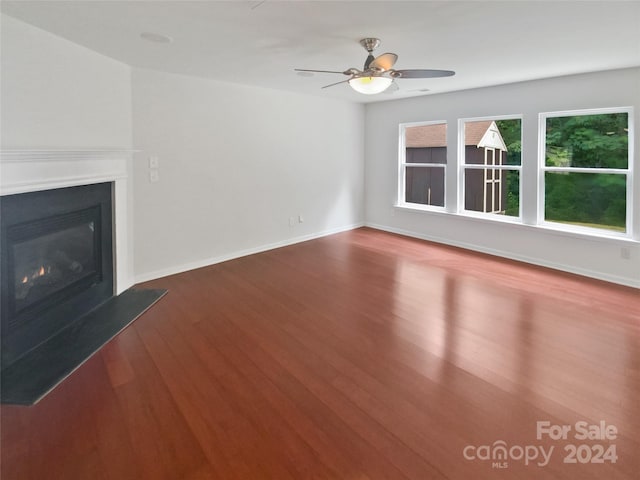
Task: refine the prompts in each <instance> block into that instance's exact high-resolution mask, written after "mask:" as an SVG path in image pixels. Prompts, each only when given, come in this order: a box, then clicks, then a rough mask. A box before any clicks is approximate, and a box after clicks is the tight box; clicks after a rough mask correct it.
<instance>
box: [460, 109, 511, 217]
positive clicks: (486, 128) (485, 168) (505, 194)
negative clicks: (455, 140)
mask: <svg viewBox="0 0 640 480" xmlns="http://www.w3.org/2000/svg"><path fill="white" fill-rule="evenodd" d="M521 124H522V121H521V119H520V118H501V119H483V120H478V119H474V120H467V121H461V122H460V129H461V131H462V132H464V135H463V136H462V139H461V140H462V142H461V145H460V152H461V155H462V161H461V162H460V163H461V165H462V179H461V182H462V183H461V191H462V198H463V200H462V202H461V205H462V210H464V211H466V212H480V213H487V214H493V215H505V216H509V217H520V169H521V165H522V160H521V145H522V140H521V139H522V128H521Z"/></svg>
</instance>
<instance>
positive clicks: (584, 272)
mask: <svg viewBox="0 0 640 480" xmlns="http://www.w3.org/2000/svg"><path fill="white" fill-rule="evenodd" d="M365 226H366V227H369V228H374V229H376V230H382V231H384V232H389V233H397V234H398V235H405V236H407V237H412V238H419V239H420V240H426V241H429V242H435V243H441V244H443V245H449V246H452V247H458V248H464V249H465V250H472V251H474V252H480V253H486V254H488V255H494V256H497V257H502V258H508V259H509V260H516V261H518V262H524V263H530V264H532V265H537V266H539V267H546V268H551V269H553V270H560V271H562V272H567V273H573V274H575V275H581V276H583V277H589V278H594V279H596V280H603V281H605V282H611V283H616V284H619V285H624V286H626V287H632V288H640V280H634V279H632V278H627V277H620V276H618V275H609V274H606V273H602V272H598V271H595V270H588V269H584V268H576V267H574V266H571V265H565V264H560V263H554V262H548V261H546V260H543V259H540V258H536V257H529V256H526V255H514V254H511V253H508V252H503V251H501V250H495V249H492V248H486V247H482V246H478V245H474V244H471V243H466V242H455V241H452V240H450V239H448V238H442V237H438V236H435V235H425V234H423V233H419V232H414V231H411V230H404V229H402V228H395V227H389V226H387V225H379V224H376V223H369V222H366V223H365Z"/></svg>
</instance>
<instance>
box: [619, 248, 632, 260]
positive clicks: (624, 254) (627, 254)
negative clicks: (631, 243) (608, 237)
mask: <svg viewBox="0 0 640 480" xmlns="http://www.w3.org/2000/svg"><path fill="white" fill-rule="evenodd" d="M620 258H622V259H624V260H629V259H630V258H631V250H629V247H622V248H621V249H620Z"/></svg>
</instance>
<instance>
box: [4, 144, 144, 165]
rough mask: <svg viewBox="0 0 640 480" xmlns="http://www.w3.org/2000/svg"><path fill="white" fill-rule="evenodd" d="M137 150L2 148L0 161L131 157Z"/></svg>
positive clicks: (108, 148)
mask: <svg viewBox="0 0 640 480" xmlns="http://www.w3.org/2000/svg"><path fill="white" fill-rule="evenodd" d="M135 152H137V150H131V149H127V148H112V147H99V148H32V149H23V148H5V149H2V150H0V163H11V162H29V161H32V162H38V161H46V160H53V161H55V160H103V159H105V158H113V157H123V156H124V157H130V156H131V155H132V154H134V153H135Z"/></svg>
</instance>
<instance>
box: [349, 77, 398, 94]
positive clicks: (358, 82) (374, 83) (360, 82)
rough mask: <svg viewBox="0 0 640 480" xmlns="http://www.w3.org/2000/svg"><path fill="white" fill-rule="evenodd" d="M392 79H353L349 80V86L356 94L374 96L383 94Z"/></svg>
mask: <svg viewBox="0 0 640 480" xmlns="http://www.w3.org/2000/svg"><path fill="white" fill-rule="evenodd" d="M391 82H393V79H391V78H389V77H375V76H372V77H354V78H352V79H350V80H349V85H350V86H351V88H353V89H354V90H355V91H356V92H358V93H363V94H365V95H375V94H377V93H382V92H384V91H385V90H386V89H387V88H389V85H391Z"/></svg>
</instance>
